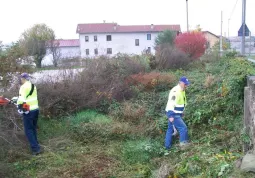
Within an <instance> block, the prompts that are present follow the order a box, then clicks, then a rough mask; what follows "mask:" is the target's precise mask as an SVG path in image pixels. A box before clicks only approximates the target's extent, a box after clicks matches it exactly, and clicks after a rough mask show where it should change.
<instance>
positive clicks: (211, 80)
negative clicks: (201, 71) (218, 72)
mask: <svg viewBox="0 0 255 178" xmlns="http://www.w3.org/2000/svg"><path fill="white" fill-rule="evenodd" d="M214 84H215V77H214V76H213V75H208V76H207V77H206V79H205V83H204V86H205V87H206V88H210V87H211V86H213V85H214Z"/></svg>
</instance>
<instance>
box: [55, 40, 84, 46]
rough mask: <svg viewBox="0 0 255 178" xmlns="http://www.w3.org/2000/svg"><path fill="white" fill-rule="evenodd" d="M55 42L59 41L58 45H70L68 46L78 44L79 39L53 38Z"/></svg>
mask: <svg viewBox="0 0 255 178" xmlns="http://www.w3.org/2000/svg"><path fill="white" fill-rule="evenodd" d="M55 41H56V42H59V47H70V46H73V47H75V46H80V41H79V40H78V39H72V40H55Z"/></svg>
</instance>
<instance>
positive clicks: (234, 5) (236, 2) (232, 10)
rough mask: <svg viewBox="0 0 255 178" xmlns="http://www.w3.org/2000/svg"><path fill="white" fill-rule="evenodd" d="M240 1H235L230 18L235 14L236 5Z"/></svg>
mask: <svg viewBox="0 0 255 178" xmlns="http://www.w3.org/2000/svg"><path fill="white" fill-rule="evenodd" d="M238 1H239V0H236V3H235V5H234V7H233V9H232V12H231V14H230V17H229V20H230V19H231V17H232V15H233V13H234V11H235V9H236V5H237V3H238Z"/></svg>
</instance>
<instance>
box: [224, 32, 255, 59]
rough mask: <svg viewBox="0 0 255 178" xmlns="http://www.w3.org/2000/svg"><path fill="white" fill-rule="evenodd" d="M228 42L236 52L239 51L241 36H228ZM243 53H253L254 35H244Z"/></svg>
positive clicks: (254, 45) (254, 50)
mask: <svg viewBox="0 0 255 178" xmlns="http://www.w3.org/2000/svg"><path fill="white" fill-rule="evenodd" d="M228 40H229V42H230V47H231V49H234V50H236V51H237V52H240V53H241V45H242V37H241V36H236V37H229V38H228ZM245 54H246V55H248V54H252V55H254V54H255V37H254V36H249V37H245Z"/></svg>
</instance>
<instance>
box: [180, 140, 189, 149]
mask: <svg viewBox="0 0 255 178" xmlns="http://www.w3.org/2000/svg"><path fill="white" fill-rule="evenodd" d="M190 146H191V143H188V142H184V143H180V149H181V150H186V149H187V148H189V147H190Z"/></svg>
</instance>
